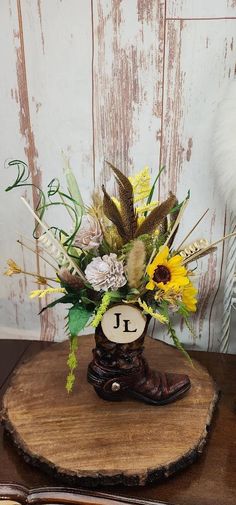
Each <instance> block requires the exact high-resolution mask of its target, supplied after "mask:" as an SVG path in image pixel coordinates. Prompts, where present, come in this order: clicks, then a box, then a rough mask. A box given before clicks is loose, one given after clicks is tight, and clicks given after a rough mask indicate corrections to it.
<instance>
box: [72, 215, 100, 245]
mask: <svg viewBox="0 0 236 505" xmlns="http://www.w3.org/2000/svg"><path fill="white" fill-rule="evenodd" d="M102 238H103V237H102V230H101V227H100V224H99V222H98V221H97V219H95V218H94V217H93V216H90V215H89V214H88V215H86V216H83V217H82V223H81V225H80V229H79V231H78V233H77V235H76V237H75V241H74V245H75V246H76V247H79V248H80V249H83V250H84V251H89V250H90V249H94V248H97V247H99V245H100V244H101V242H102Z"/></svg>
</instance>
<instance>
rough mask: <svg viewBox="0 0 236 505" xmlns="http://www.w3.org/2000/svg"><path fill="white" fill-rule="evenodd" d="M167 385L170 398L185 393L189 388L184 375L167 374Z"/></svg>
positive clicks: (188, 380) (187, 379) (188, 381)
mask: <svg viewBox="0 0 236 505" xmlns="http://www.w3.org/2000/svg"><path fill="white" fill-rule="evenodd" d="M167 383H168V389H169V394H170V395H171V396H172V395H175V394H176V393H180V392H181V391H187V390H188V389H189V388H190V386H191V382H190V379H189V376H188V375H186V374H175V373H169V374H167Z"/></svg>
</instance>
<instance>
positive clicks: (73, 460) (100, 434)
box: [3, 336, 218, 486]
mask: <svg viewBox="0 0 236 505" xmlns="http://www.w3.org/2000/svg"><path fill="white" fill-rule="evenodd" d="M93 345H94V340H93V337H91V336H84V337H80V338H79V372H78V380H77V383H76V386H75V388H74V391H73V393H72V394H71V395H68V394H67V392H66V390H65V379H66V374H67V369H66V360H67V353H68V342H64V343H62V344H56V345H54V346H52V347H50V348H49V349H47V350H44V351H42V352H41V353H39V354H38V355H36V356H35V357H33V358H32V359H31V360H30V361H28V362H26V363H24V364H22V365H21V366H20V368H19V369H18V370H17V371H16V373H15V376H14V378H13V380H12V383H11V386H10V387H9V389H8V390H7V392H6V393H5V396H4V400H3V422H4V423H5V427H6V430H7V431H8V432H10V433H11V435H12V438H13V440H14V442H15V444H16V446H17V448H18V449H19V450H20V451H21V452H22V454H23V455H24V457H25V459H26V460H27V461H28V462H30V463H31V464H33V465H36V466H38V467H40V468H42V469H44V470H45V471H47V472H51V473H53V474H54V475H57V476H59V477H61V478H63V480H64V481H66V482H67V483H69V484H80V485H86V486H96V485H99V484H103V485H107V484H118V483H123V484H126V485H143V484H146V483H149V482H153V481H156V480H158V479H160V478H163V477H168V476H169V475H170V474H172V473H174V472H176V471H177V470H179V469H181V468H183V467H185V466H186V465H188V464H190V463H191V462H193V461H194V460H195V459H196V457H197V456H198V454H199V453H201V452H202V448H203V446H204V444H205V442H206V437H207V432H208V428H209V425H210V422H211V418H212V413H213V409H214V406H215V404H216V401H217V396H218V394H217V391H216V387H215V385H214V383H213V381H212V379H211V377H210V376H209V374H208V372H207V370H205V369H204V368H203V367H202V366H200V365H199V364H198V363H197V362H194V367H191V365H190V364H189V363H187V362H186V359H185V358H184V357H183V356H182V354H181V353H180V352H179V351H177V350H176V349H175V348H173V347H171V346H168V345H166V344H164V343H162V342H159V341H156V340H153V339H150V338H146V349H145V355H146V357H147V359H148V360H149V363H150V364H151V366H152V367H153V368H156V369H159V370H162V371H169V372H171V371H176V372H186V373H188V374H189V376H190V378H191V381H192V389H191V390H190V391H189V393H187V395H186V396H185V397H183V398H182V399H181V400H179V401H177V402H175V403H172V404H170V405H166V406H162V407H156V406H151V405H147V404H144V403H141V402H138V401H135V400H129V399H128V400H125V401H122V402H106V401H104V400H102V399H100V398H99V397H98V396H97V395H96V394H95V392H94V390H93V388H92V387H91V386H90V385H89V384H88V383H87V380H86V372H87V366H88V363H89V361H90V360H91V349H92V347H93Z"/></svg>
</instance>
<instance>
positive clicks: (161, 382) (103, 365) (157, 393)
mask: <svg viewBox="0 0 236 505" xmlns="http://www.w3.org/2000/svg"><path fill="white" fill-rule="evenodd" d="M147 325H148V323H147ZM145 333H146V328H145V331H144V333H143V335H141V337H140V338H139V339H137V340H135V341H134V342H131V343H129V344H116V343H114V342H111V341H110V340H108V339H107V338H106V337H105V335H104V333H103V331H102V328H101V326H100V325H99V326H98V328H97V329H96V333H95V340H96V348H95V349H94V350H93V356H94V358H93V361H92V362H91V363H90V364H89V366H88V375H87V378H88V382H89V383H90V384H92V386H93V387H94V389H95V391H96V393H97V394H98V396H100V397H101V398H103V399H104V400H110V401H121V400H122V399H123V398H124V396H125V395H126V396H127V395H128V396H132V397H135V398H137V399H138V400H141V401H144V402H146V403H150V404H153V405H165V404H167V403H171V402H174V401H175V400H177V399H178V398H180V397H181V396H183V395H184V394H185V393H186V392H187V391H188V390H189V389H190V387H191V383H190V379H189V377H188V376H187V375H184V374H176V373H163V372H158V371H153V370H151V369H150V368H149V366H148V363H147V361H146V360H145V358H144V357H143V349H144V347H143V343H144V338H145Z"/></svg>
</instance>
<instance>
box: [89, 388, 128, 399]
mask: <svg viewBox="0 0 236 505" xmlns="http://www.w3.org/2000/svg"><path fill="white" fill-rule="evenodd" d="M93 388H94V391H95V392H96V393H97V395H98V396H99V397H100V398H102V399H103V400H106V401H108V402H121V401H122V399H123V398H122V396H121V395H118V394H116V393H114V394H112V393H106V392H105V391H102V390H101V389H99V388H96V387H95V386H93Z"/></svg>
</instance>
